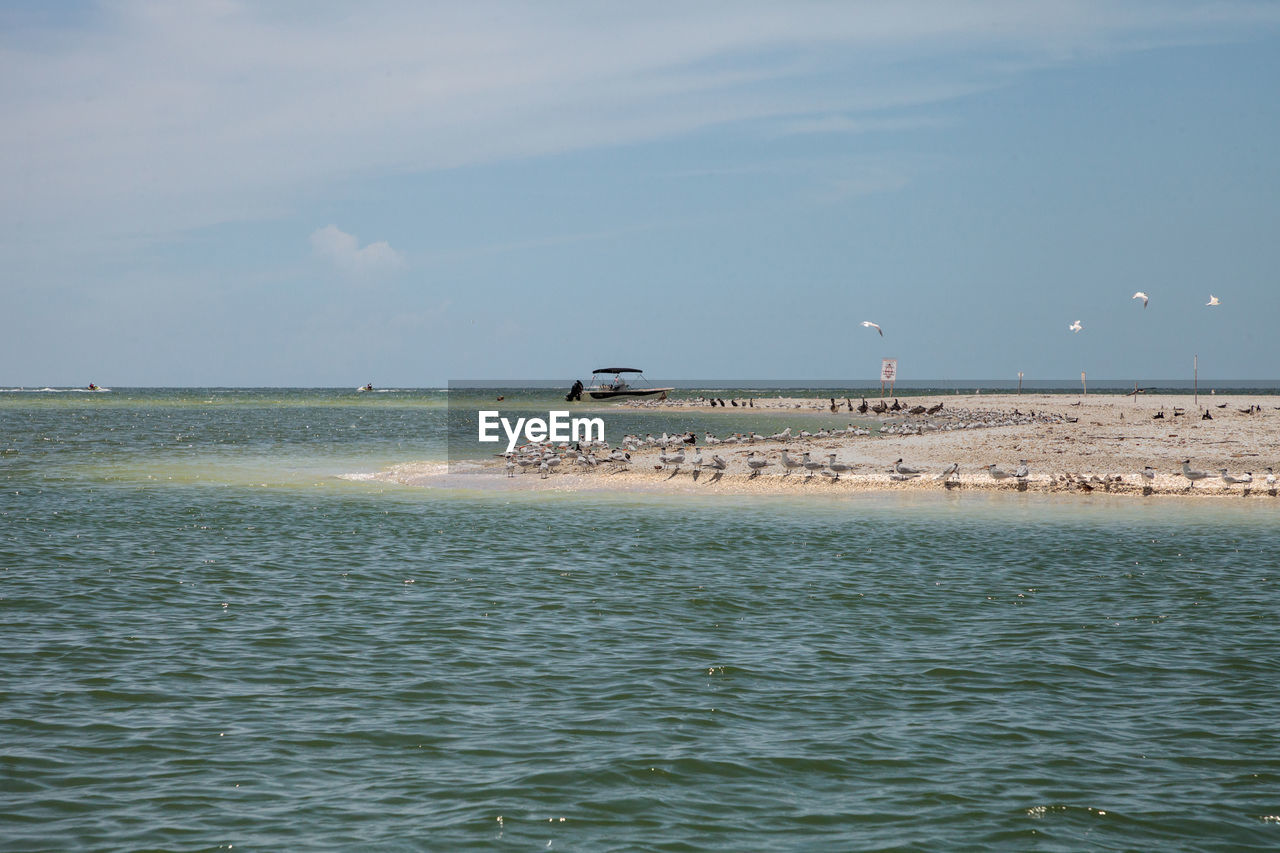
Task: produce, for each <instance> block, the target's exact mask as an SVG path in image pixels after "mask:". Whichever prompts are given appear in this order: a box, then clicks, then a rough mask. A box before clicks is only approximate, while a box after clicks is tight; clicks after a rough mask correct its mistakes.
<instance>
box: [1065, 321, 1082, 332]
mask: <svg viewBox="0 0 1280 853" xmlns="http://www.w3.org/2000/svg"><path fill="white" fill-rule="evenodd" d="M1067 328H1068V329H1070V330H1071V331H1073V332H1078V331H1080V330H1081V329H1083V328H1084V326H1081V325H1080V321H1079V320H1076V321H1075V322H1074V323H1072V324H1071V325H1070V326H1067Z"/></svg>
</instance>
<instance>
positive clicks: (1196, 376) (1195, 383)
mask: <svg viewBox="0 0 1280 853" xmlns="http://www.w3.org/2000/svg"><path fill="white" fill-rule="evenodd" d="M1191 376H1192V380H1191V381H1192V387H1193V388H1194V389H1195V394H1196V408H1197V409H1198V408H1200V354H1199V353H1196V360H1195V361H1194V362H1192V368H1191Z"/></svg>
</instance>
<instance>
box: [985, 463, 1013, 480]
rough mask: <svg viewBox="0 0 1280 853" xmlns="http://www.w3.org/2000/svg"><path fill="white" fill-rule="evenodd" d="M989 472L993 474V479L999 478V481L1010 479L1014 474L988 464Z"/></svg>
mask: <svg viewBox="0 0 1280 853" xmlns="http://www.w3.org/2000/svg"><path fill="white" fill-rule="evenodd" d="M987 473H988V474H990V475H991V479H993V480H997V481H998V480H1007V479H1009V477H1010V476H1012V475H1011V474H1010V473H1009V472H1008V471H1002V470H1000V469H999V468H997V467H996V466H995V465H988V466H987Z"/></svg>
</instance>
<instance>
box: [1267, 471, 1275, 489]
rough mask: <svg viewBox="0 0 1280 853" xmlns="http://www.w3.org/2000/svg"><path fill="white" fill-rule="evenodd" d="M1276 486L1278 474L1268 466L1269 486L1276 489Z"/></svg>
mask: <svg viewBox="0 0 1280 853" xmlns="http://www.w3.org/2000/svg"><path fill="white" fill-rule="evenodd" d="M1275 487H1276V475H1275V473H1274V472H1273V471H1272V470H1271V469H1270V468H1268V469H1267V488H1268V489H1275Z"/></svg>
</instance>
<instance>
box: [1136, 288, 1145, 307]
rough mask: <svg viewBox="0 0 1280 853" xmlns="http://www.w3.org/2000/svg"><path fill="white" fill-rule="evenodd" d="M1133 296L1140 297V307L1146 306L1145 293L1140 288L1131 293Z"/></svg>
mask: <svg viewBox="0 0 1280 853" xmlns="http://www.w3.org/2000/svg"><path fill="white" fill-rule="evenodd" d="M1133 298H1134V299H1141V300H1142V307H1143V308H1146V307H1147V294H1145V293H1143V292H1142V291H1141V290H1139V291H1138V292H1137V293H1135V294H1133Z"/></svg>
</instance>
